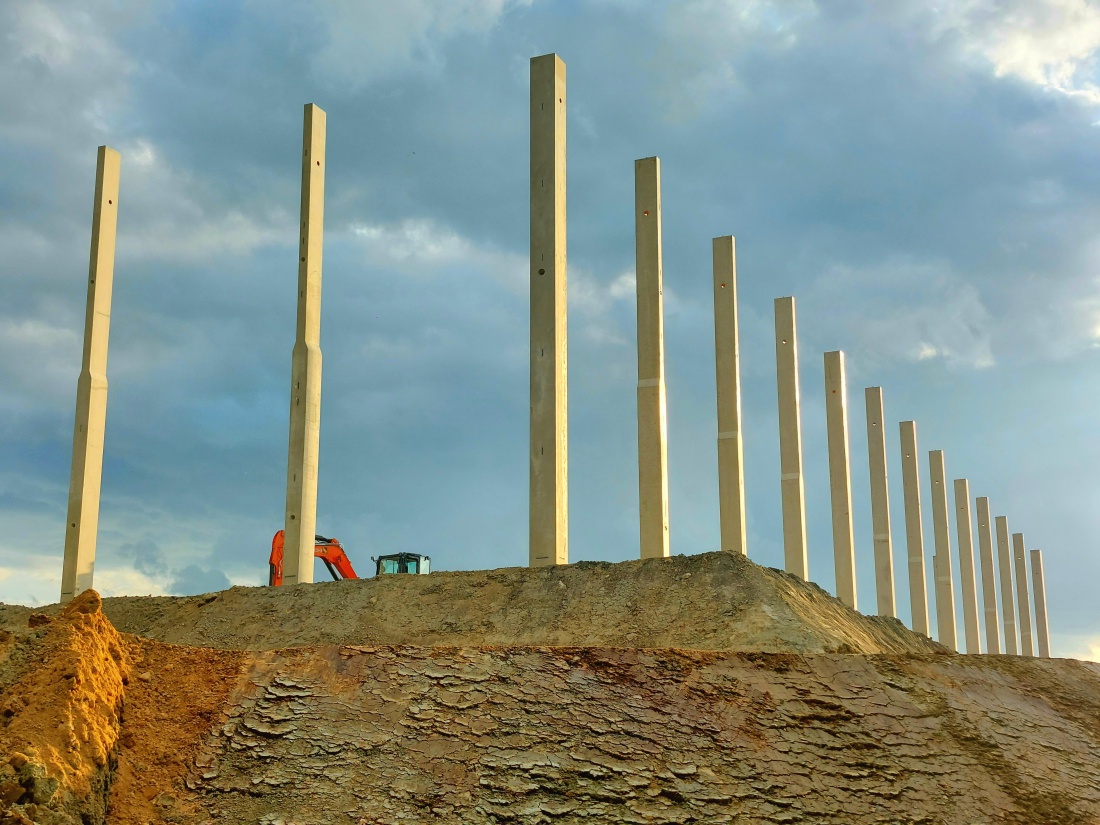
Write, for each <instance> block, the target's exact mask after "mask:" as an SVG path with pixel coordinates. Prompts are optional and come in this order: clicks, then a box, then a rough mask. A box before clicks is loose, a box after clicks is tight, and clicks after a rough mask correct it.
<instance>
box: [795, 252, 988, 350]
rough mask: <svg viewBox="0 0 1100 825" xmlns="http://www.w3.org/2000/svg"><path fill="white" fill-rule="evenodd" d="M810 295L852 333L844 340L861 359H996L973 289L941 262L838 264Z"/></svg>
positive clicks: (834, 322)
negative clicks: (874, 264)
mask: <svg viewBox="0 0 1100 825" xmlns="http://www.w3.org/2000/svg"><path fill="white" fill-rule="evenodd" d="M853 296H858V298H859V300H858V302H853V301H852V298H853ZM807 297H808V299H809V301H811V302H812V304H811V305H812V306H813V307H814V311H815V312H816V313H822V312H824V313H827V317H828V318H830V319H831V321H830V323H831V324H832V326H833V327H834V330H835V327H836V326H838V325H840V324H843V325H844V326H845V327H846V331H847V334H848V335H850V336H851V339H849V340H852V339H854V340H852V344H850V345H845V346H843V347H842V348H843V349H851V350H853V351H856V352H859V354H860V356H861V360H862V361H863V362H864V363H867V364H871V363H875V362H881V361H929V360H941V361H943V362H944V363H945V364H947V366H948V367H952V368H966V369H981V368H985V367H991V366H993V364H994V356H993V347H992V333H993V319H992V317H991V316H990V313H989V311H988V310H987V309H986V306H985V304H984V303H983V301H982V298H981V295H980V294H979V292H978V290H977V289H976V288H975V287H974V286H973V285H972V284H970V283H967V282H966V281H964V280H963V279H962V278H960V277H959V276H958V275H956V274H955V273H954V272H953V271H952V270H951V268H950V266H949V265H948V264H946V263H943V262H931V263H926V262H918V261H913V260H910V259H906V258H897V259H892V260H888V261H884V262H883V263H882V264H880V265H878V266H872V267H853V266H846V265H835V266H833V267H831V268H830V269H828V270H827V271H826V272H825V274H824V275H822V276H821V277H820V278H819V279H818V280H817V281H816V282H815V283H814V285H813V287H812V289H811V292H810V294H809V295H808V296H807ZM810 323H811V324H813V325H815V326H818V327H820V326H821V323H820V322H819V321H816V320H814V321H811V322H810ZM831 334H833V335H834V336H835V334H836V332H835V331H833V332H832V333H831Z"/></svg>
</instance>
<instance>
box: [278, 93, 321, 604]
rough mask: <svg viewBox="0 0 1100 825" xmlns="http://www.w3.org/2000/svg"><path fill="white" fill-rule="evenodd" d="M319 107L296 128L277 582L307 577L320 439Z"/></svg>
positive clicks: (308, 111) (310, 571)
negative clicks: (292, 308) (291, 328)
mask: <svg viewBox="0 0 1100 825" xmlns="http://www.w3.org/2000/svg"><path fill="white" fill-rule="evenodd" d="M325 122H326V118H325V112H324V110H323V109H321V108H320V107H318V106H316V105H314V104H313V103H307V104H306V107H305V115H304V118H303V128H302V210H301V214H302V224H301V234H300V236H299V244H298V325H297V330H296V333H295V338H294V352H293V355H292V356H291V377H290V449H289V450H288V457H287V469H286V522H285V527H284V529H285V530H286V540H285V543H284V545H283V546H284V548H285V550H284V556H283V584H302V583H308V582H312V581H313V548H314V547H315V546H316V540H315V536H316V534H317V458H318V451H319V448H320V440H321V249H322V243H323V240H324V216H325Z"/></svg>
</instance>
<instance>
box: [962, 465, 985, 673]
mask: <svg viewBox="0 0 1100 825" xmlns="http://www.w3.org/2000/svg"><path fill="white" fill-rule="evenodd" d="M955 531H956V535H958V537H959V575H960V576H961V577H962V602H963V634H964V638H965V639H966V652H967V653H981V652H982V632H981V628H980V626H979V624H978V587H977V582H976V581H975V577H974V529H973V518H972V516H971V514H970V482H969V481H967V480H966V479H965V478H956V479H955Z"/></svg>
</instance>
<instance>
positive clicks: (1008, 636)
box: [996, 516, 1019, 656]
mask: <svg viewBox="0 0 1100 825" xmlns="http://www.w3.org/2000/svg"><path fill="white" fill-rule="evenodd" d="M996 525H997V569H998V570H999V571H1000V573H1001V621H1002V622H1003V623H1004V632H1005V653H1007V654H1009V655H1010V656H1016V655H1017V654H1018V653H1019V647H1018V646H1017V643H1016V592H1015V590H1014V589H1013V587H1012V551H1011V550H1010V549H1009V546H1008V518H1007V517H1005V516H997V519H996Z"/></svg>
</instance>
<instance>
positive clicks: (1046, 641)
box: [1031, 550, 1050, 659]
mask: <svg viewBox="0 0 1100 825" xmlns="http://www.w3.org/2000/svg"><path fill="white" fill-rule="evenodd" d="M1031 583H1032V585H1033V586H1034V587H1035V630H1036V636H1037V637H1038V642H1039V655H1040V656H1042V657H1043V658H1044V659H1049V658H1050V632H1049V629H1048V627H1047V588H1046V585H1045V584H1044V583H1043V551H1042V550H1032V551H1031Z"/></svg>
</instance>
